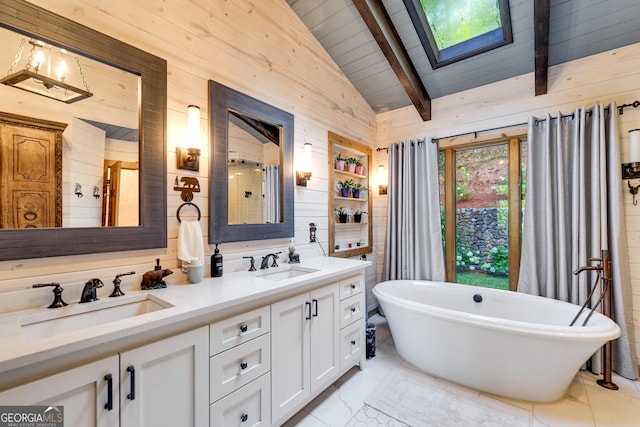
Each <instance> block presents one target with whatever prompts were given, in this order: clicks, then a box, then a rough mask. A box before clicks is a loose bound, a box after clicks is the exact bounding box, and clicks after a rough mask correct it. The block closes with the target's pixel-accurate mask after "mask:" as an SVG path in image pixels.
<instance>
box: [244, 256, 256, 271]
mask: <svg viewBox="0 0 640 427" xmlns="http://www.w3.org/2000/svg"><path fill="white" fill-rule="evenodd" d="M242 258H244V259H249V260H251V267H249V271H256V264H255V262H256V260H255V259H253V257H252V256H243V257H242Z"/></svg>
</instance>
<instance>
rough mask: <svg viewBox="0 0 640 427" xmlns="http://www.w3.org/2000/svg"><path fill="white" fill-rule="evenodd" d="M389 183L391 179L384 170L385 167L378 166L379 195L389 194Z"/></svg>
mask: <svg viewBox="0 0 640 427" xmlns="http://www.w3.org/2000/svg"><path fill="white" fill-rule="evenodd" d="M388 183H389V177H388V176H387V171H386V170H385V169H384V165H379V166H378V194H380V195H384V194H387V186H388Z"/></svg>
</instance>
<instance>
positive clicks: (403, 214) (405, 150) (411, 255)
mask: <svg viewBox="0 0 640 427" xmlns="http://www.w3.org/2000/svg"><path fill="white" fill-rule="evenodd" d="M388 169H389V183H388V193H387V197H388V205H387V233H386V242H385V252H384V264H383V270H382V278H383V280H393V279H416V280H434V281H443V280H444V278H445V270H444V254H443V250H442V230H441V227H440V199H439V189H438V147H437V145H436V144H433V143H431V141H430V140H428V139H421V140H411V141H404V142H400V143H397V144H391V146H389V168H388Z"/></svg>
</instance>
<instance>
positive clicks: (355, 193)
mask: <svg viewBox="0 0 640 427" xmlns="http://www.w3.org/2000/svg"><path fill="white" fill-rule="evenodd" d="M351 194H352V195H353V198H354V199H359V198H360V190H356V189H355V188H354V189H353V190H351Z"/></svg>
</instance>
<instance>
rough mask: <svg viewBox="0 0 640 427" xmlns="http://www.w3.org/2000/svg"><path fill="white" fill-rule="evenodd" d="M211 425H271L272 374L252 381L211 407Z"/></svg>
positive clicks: (212, 426)
mask: <svg viewBox="0 0 640 427" xmlns="http://www.w3.org/2000/svg"><path fill="white" fill-rule="evenodd" d="M209 425H210V426H211V427H221V426H241V425H242V426H245V425H246V426H252V427H256V426H260V427H267V426H270V425H271V374H270V373H267V374H265V375H263V376H261V377H260V378H258V379H257V380H255V381H252V382H250V383H249V384H247V385H246V386H244V387H242V388H241V389H239V390H236V391H234V392H233V393H231V394H230V395H228V396H227V397H225V398H223V399H220V400H219V401H217V402H216V403H214V404H213V405H211V406H210V408H209Z"/></svg>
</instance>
